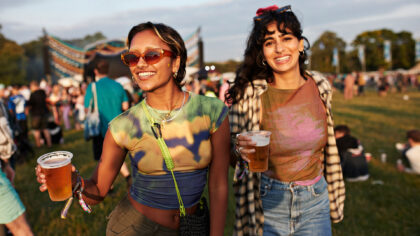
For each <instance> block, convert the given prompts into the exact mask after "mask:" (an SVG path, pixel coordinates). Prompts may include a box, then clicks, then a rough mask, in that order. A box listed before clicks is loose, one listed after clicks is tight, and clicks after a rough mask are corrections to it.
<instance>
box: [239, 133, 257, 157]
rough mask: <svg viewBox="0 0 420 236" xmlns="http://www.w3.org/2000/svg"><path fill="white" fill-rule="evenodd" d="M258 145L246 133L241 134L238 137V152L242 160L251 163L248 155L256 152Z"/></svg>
mask: <svg viewBox="0 0 420 236" xmlns="http://www.w3.org/2000/svg"><path fill="white" fill-rule="evenodd" d="M255 145H256V143H255V142H253V141H252V139H251V137H249V136H247V135H245V133H240V134H237V135H236V152H237V153H238V154H239V155H240V156H241V158H242V159H243V160H244V161H246V162H248V163H249V161H250V160H249V159H248V154H250V153H254V152H255V148H253V147H255Z"/></svg>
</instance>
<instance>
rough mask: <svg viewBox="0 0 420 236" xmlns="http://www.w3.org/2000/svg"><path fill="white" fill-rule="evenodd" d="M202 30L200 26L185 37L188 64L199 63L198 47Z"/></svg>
mask: <svg viewBox="0 0 420 236" xmlns="http://www.w3.org/2000/svg"><path fill="white" fill-rule="evenodd" d="M200 32H201V28H200V27H198V29H197V30H196V31H195V32H194V33H192V34H191V35H189V36H188V37H186V38H185V39H184V42H185V47H186V48H187V54H188V58H187V66H194V65H197V64H198V61H199V48H198V42H199V41H200Z"/></svg>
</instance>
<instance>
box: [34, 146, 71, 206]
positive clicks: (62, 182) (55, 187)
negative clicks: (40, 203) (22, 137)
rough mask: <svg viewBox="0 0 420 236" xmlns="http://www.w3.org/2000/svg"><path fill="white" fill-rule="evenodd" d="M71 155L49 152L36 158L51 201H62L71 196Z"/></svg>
mask: <svg viewBox="0 0 420 236" xmlns="http://www.w3.org/2000/svg"><path fill="white" fill-rule="evenodd" d="M72 157H73V154H72V153H71V152H66V151H56V152H50V153H47V154H44V155H42V156H41V157H39V158H38V164H39V165H40V166H41V168H42V173H44V174H45V179H46V184H47V189H48V193H49V195H50V199H51V201H64V200H66V199H68V198H69V197H70V196H71V194H72V189H71V158H72Z"/></svg>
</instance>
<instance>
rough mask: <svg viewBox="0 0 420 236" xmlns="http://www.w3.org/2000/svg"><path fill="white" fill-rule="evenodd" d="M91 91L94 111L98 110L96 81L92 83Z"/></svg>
mask: <svg viewBox="0 0 420 236" xmlns="http://www.w3.org/2000/svg"><path fill="white" fill-rule="evenodd" d="M92 93H93V101H94V104H95V105H94V107H93V109H94V112H98V110H99V108H98V97H97V95H96V83H95V82H93V83H92Z"/></svg>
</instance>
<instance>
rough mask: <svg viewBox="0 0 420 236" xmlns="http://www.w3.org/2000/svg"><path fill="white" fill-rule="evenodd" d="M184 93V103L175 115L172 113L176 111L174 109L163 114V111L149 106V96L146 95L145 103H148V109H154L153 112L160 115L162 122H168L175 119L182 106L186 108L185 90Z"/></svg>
mask: <svg viewBox="0 0 420 236" xmlns="http://www.w3.org/2000/svg"><path fill="white" fill-rule="evenodd" d="M182 93H183V94H184V98H183V99H182V105H181V107H180V108H179V109H178V110H177V112H176V113H175V114H174V115H172V112H173V111H174V109H173V110H170V111H169V112H165V113H163V114H162V112H161V111H159V110H156V109H154V108H153V107H151V106H149V105H148V104H147V97H146V98H145V99H144V100H145V103H146V107H147V110H149V111H153V113H155V114H157V115H158V116H159V119H160V121H161V123H167V122H169V121H171V120H173V119H175V118H176V117H177V116H178V115H179V113H180V112H181V110H182V108H184V104H185V91H182ZM175 107H176V106H175Z"/></svg>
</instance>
